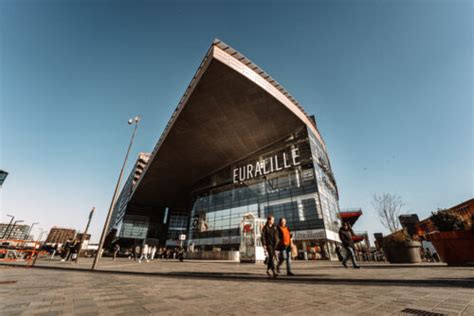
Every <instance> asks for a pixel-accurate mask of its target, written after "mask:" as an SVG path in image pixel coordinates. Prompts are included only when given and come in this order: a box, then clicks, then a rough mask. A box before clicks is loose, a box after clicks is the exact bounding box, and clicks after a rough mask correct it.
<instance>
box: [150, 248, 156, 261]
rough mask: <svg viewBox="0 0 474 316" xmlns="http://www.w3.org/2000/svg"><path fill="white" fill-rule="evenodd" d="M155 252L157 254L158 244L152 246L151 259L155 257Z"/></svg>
mask: <svg viewBox="0 0 474 316" xmlns="http://www.w3.org/2000/svg"><path fill="white" fill-rule="evenodd" d="M155 254H156V246H153V248H151V255H150V260H153V259H155Z"/></svg>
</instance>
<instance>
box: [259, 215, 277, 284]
mask: <svg viewBox="0 0 474 316" xmlns="http://www.w3.org/2000/svg"><path fill="white" fill-rule="evenodd" d="M274 223H275V218H274V217H273V216H271V215H270V216H268V218H267V223H266V224H265V226H263V229H262V244H263V249H265V251H266V252H267V274H268V276H271V275H270V270H271V271H272V273H273V277H274V278H275V277H276V276H277V273H276V272H275V261H274V260H275V249H276V248H277V246H278V244H279V243H280V238H279V236H278V228H277V227H276V226H275V225H274Z"/></svg>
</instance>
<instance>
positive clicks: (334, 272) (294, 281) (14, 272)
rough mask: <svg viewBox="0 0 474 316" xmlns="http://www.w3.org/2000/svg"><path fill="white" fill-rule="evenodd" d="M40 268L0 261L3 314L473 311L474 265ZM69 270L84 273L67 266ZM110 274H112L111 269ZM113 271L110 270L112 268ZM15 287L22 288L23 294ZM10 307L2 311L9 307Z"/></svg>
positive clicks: (208, 264) (107, 265) (200, 264)
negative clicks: (289, 270) (270, 274)
mask: <svg viewBox="0 0 474 316" xmlns="http://www.w3.org/2000/svg"><path fill="white" fill-rule="evenodd" d="M38 263H39V265H40V266H42V267H43V269H28V270H25V269H22V268H16V267H5V266H1V265H0V279H6V278H7V277H8V278H10V279H12V280H13V279H14V280H18V283H15V284H9V285H8V286H2V287H1V288H0V302H2V303H3V302H7V305H4V309H3V310H2V312H1V313H0V314H1V315H2V316H3V315H10V314H11V315H14V314H16V315H18V314H22V315H33V314H46V315H47V314H51V315H52V314H63V315H81V316H82V315H107V316H108V315H146V314H158V313H159V314H160V315H176V314H178V315H196V314H198V315H215V314H219V315H241V314H244V313H245V314H249V313H250V314H252V313H253V314H278V315H280V314H288V315H311V314H318V315H355V314H360V315H398V314H399V313H400V311H401V310H402V309H404V308H406V307H411V308H417V309H421V310H429V311H442V312H443V313H447V314H449V315H461V313H462V315H474V312H473V310H474V307H472V305H473V304H474V300H473V298H474V285H473V284H472V282H471V283H469V282H462V280H469V279H472V278H474V269H473V268H458V269H451V268H448V267H440V266H438V267H433V266H430V265H426V266H422V267H417V268H407V267H397V266H390V265H378V266H370V265H366V266H363V268H362V269H361V270H351V269H348V270H345V269H343V268H341V267H340V265H339V264H332V263H329V262H320V261H318V262H304V261H295V262H294V270H295V273H296V276H295V277H294V278H287V277H285V276H282V277H280V278H278V279H277V280H268V279H267V278H266V276H265V268H264V267H263V266H262V265H258V264H257V265H240V264H238V263H237V264H236V263H230V262H208V261H193V262H189V261H188V262H184V263H179V262H177V261H158V262H151V263H149V264H141V265H140V264H135V263H134V262H133V261H128V260H126V261H122V260H117V261H116V262H111V261H108V260H107V258H105V259H103V263H101V265H102V266H103V268H102V269H103V270H104V271H105V270H107V271H109V272H107V273H104V272H91V271H89V268H90V264H91V261H90V260H88V259H84V260H81V262H80V263H79V264H77V265H67V266H65V265H58V263H57V262H55V261H54V260H53V261H51V260H50V261H43V262H41V261H38ZM68 267H74V268H79V269H84V270H87V271H82V272H81V271H74V270H67V269H66V268H68ZM113 271H114V272H113ZM112 272H113V273H112ZM19 293H21V295H19ZM7 307H8V308H7Z"/></svg>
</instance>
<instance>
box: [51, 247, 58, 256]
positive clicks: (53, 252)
mask: <svg viewBox="0 0 474 316" xmlns="http://www.w3.org/2000/svg"><path fill="white" fill-rule="evenodd" d="M57 251H58V244H54V245H53V247H51V259H54V255H55V254H56V252H57Z"/></svg>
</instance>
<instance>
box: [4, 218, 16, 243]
mask: <svg viewBox="0 0 474 316" xmlns="http://www.w3.org/2000/svg"><path fill="white" fill-rule="evenodd" d="M7 216H8V217H11V219H10V223H8V225H7V228H6V229H5V232H4V233H3V236H2V239H3V238H5V236H6V235H7V233H8V230H9V229H10V226H11V225H12V223H13V220H14V219H15V216H13V215H8V214H7Z"/></svg>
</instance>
